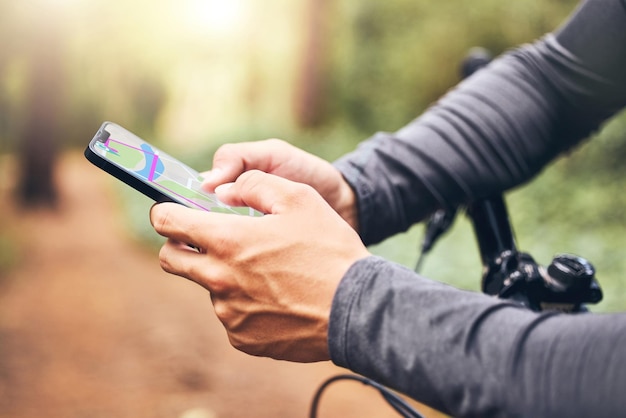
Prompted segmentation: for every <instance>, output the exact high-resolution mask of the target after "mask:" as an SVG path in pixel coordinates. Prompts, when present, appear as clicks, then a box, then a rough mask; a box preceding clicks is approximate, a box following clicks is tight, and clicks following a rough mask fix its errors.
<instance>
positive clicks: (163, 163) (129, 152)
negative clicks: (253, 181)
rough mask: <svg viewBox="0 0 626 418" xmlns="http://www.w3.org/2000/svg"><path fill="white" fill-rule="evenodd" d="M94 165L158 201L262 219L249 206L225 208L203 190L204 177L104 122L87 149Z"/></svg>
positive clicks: (123, 130) (129, 133) (110, 123)
mask: <svg viewBox="0 0 626 418" xmlns="http://www.w3.org/2000/svg"><path fill="white" fill-rule="evenodd" d="M85 157H86V158H87V159H88V160H89V161H91V162H92V163H93V164H94V165H96V166H98V167H100V168H101V169H103V170H104V171H106V172H107V173H109V174H111V175H113V176H114V177H116V178H118V179H120V180H121V181H123V182H124V183H126V184H128V185H129V186H131V187H133V188H134V189H135V190H137V191H139V192H141V193H143V194H144V195H146V196H148V197H149V198H151V199H153V200H154V201H156V202H176V203H180V204H182V205H185V206H187V207H190V208H195V209H201V210H205V211H209V212H221V213H234V214H240V215H249V216H262V213H260V212H258V211H256V210H254V209H252V208H249V207H233V206H228V205H225V204H224V203H222V202H220V201H219V199H217V197H216V196H215V194H213V193H209V192H207V191H205V190H203V189H202V187H201V186H202V180H203V178H202V176H201V175H200V173H199V172H198V171H196V170H194V169H193V168H191V167H189V166H187V165H186V164H184V163H182V162H181V161H179V160H177V159H176V158H174V157H172V156H170V155H168V154H166V153H165V152H163V151H161V150H159V149H158V148H157V147H155V146H154V145H151V144H149V143H148V142H146V141H144V140H143V139H141V138H139V137H138V136H137V135H135V134H133V133H132V132H130V131H128V130H126V129H124V128H122V127H121V126H119V125H116V124H115V123H112V122H104V123H103V124H102V126H101V127H100V129H98V132H97V133H96V135H95V136H94V138H93V139H92V140H91V142H90V143H89V145H88V146H87V148H86V149H85Z"/></svg>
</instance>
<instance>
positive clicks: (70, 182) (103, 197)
mask: <svg viewBox="0 0 626 418" xmlns="http://www.w3.org/2000/svg"><path fill="white" fill-rule="evenodd" d="M9 170H10V164H3V166H0V179H1V180H0V214H1V215H0V228H2V229H4V230H5V231H8V233H9V234H10V235H14V236H18V235H19V238H18V242H17V243H16V244H15V252H16V254H17V255H18V262H17V263H16V264H15V265H14V266H12V268H11V269H10V270H9V271H8V272H2V271H0V417H11V418H22V417H24V418H26V417H29V418H30V417H41V418H47V417H63V418H73V417H81V418H98V417H116V418H117V417H133V418H137V417H150V418H152V417H155V418H158V417H167V418H170V417H174V418H216V417H258V418H263V417H304V416H307V413H308V407H309V403H310V399H311V397H312V395H313V393H314V391H315V389H316V388H317V387H318V385H319V384H320V383H321V382H322V381H323V380H324V379H325V378H327V377H330V376H332V375H334V374H337V373H343V372H345V371H344V370H342V369H339V368H337V367H335V366H333V365H332V364H330V363H318V364H308V365H303V364H291V363H286V362H278V361H273V360H269V359H261V358H254V357H250V356H247V355H245V354H242V353H240V352H238V351H236V350H235V349H233V348H232V347H231V346H230V345H229V344H228V341H227V338H226V334H225V332H224V330H223V328H222V327H221V325H220V324H219V322H218V321H217V319H216V318H215V315H214V314H213V311H212V307H211V304H210V298H209V295H208V294H207V293H206V292H205V291H204V290H202V289H201V288H200V287H198V286H196V285H194V284H192V283H190V282H187V281H185V280H183V279H179V278H176V277H174V276H170V275H167V274H166V273H164V272H162V271H161V270H160V268H159V265H158V260H157V256H156V254H155V253H154V252H152V251H149V250H145V249H142V248H141V247H139V246H138V245H137V244H136V243H134V242H133V241H132V240H131V239H130V238H129V237H128V236H127V235H126V234H125V233H124V231H123V229H122V227H121V224H122V221H121V219H122V214H121V213H120V211H119V208H117V207H116V206H115V203H114V202H115V199H113V198H112V197H113V195H112V193H113V189H112V188H111V186H112V184H113V183H112V181H111V180H110V179H109V178H107V176H106V175H104V174H102V173H101V172H99V171H98V170H97V169H95V168H93V167H92V166H90V165H89V163H88V162H86V161H85V160H84V159H83V157H82V156H81V155H78V154H70V155H67V156H64V157H63V159H62V162H61V164H60V166H59V170H58V183H59V184H60V186H61V197H62V203H61V207H60V208H59V210H57V211H55V212H48V211H35V212H29V213H18V212H17V210H16V209H15V207H14V206H12V205H11V204H10V203H9V201H10V199H9V197H10V196H9V194H8V192H9V190H10V188H11V185H10V184H8V183H7V179H10V178H12V175H11V173H9V172H8V171H9ZM320 412H321V413H320V416H321V417H396V416H397V415H396V414H395V413H394V412H393V411H392V410H390V408H389V407H388V406H387V405H386V404H385V403H384V402H383V401H381V400H380V397H379V396H378V394H377V393H376V392H374V391H373V390H371V389H369V388H367V387H364V386H361V385H360V384H356V383H338V384H337V385H336V386H332V387H331V388H330V390H329V391H328V392H327V393H326V394H325V396H324V398H323V400H322V408H321V411H320ZM423 412H426V411H424V410H423ZM431 416H435V415H431Z"/></svg>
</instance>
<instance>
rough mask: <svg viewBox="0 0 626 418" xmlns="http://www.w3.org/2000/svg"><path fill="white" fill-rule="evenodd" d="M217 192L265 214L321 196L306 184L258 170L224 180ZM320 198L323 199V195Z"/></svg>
mask: <svg viewBox="0 0 626 418" xmlns="http://www.w3.org/2000/svg"><path fill="white" fill-rule="evenodd" d="M215 192H216V194H217V197H218V198H219V199H220V200H221V201H222V202H224V203H226V204H227V205H231V206H249V207H252V208H254V209H256V210H258V211H261V212H263V213H266V214H270V213H272V214H277V213H284V212H286V211H288V210H290V209H293V208H294V207H301V206H303V205H305V204H306V202H310V199H312V198H314V196H316V195H317V196H318V197H319V195H318V194H317V192H315V190H314V189H313V188H312V187H310V186H308V185H306V184H302V183H296V182H293V181H291V180H287V179H285V178H283V177H279V176H276V175H273V174H267V173H264V172H262V171H258V170H251V171H247V172H245V173H243V174H242V175H241V176H239V178H238V179H237V181H236V182H235V183H229V184H224V185H223V186H220V187H218V188H217V189H216V190H215ZM319 200H320V201H323V199H322V198H321V197H319Z"/></svg>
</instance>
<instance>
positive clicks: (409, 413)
mask: <svg viewBox="0 0 626 418" xmlns="http://www.w3.org/2000/svg"><path fill="white" fill-rule="evenodd" d="M339 380H353V381H356V382H361V383H363V384H364V385H367V386H371V387H373V388H374V389H376V390H378V392H380V394H381V395H382V397H383V398H384V399H385V400H386V401H387V403H389V405H390V406H391V407H392V408H393V409H395V410H396V412H398V413H399V414H400V415H401V416H403V417H405V418H424V417H423V415H421V414H420V413H419V412H417V411H416V410H415V409H414V408H413V407H412V406H411V405H409V404H408V403H407V402H406V401H405V400H404V399H402V398H401V397H399V396H398V395H396V394H395V393H393V392H391V391H390V390H389V389H387V388H386V387H384V386H382V385H380V384H378V383H376V382H374V381H373V380H370V379H368V378H365V377H361V376H355V375H350V374H342V375H338V376H333V377H331V378H329V379H328V380H326V381H325V382H324V383H322V385H321V386H320V387H319V389H318V390H317V392H316V393H315V396H314V397H313V401H312V402H311V410H310V412H309V418H317V409H318V407H319V402H320V399H321V397H322V393H323V392H324V390H325V389H326V388H327V387H328V386H330V385H331V384H332V383H334V382H337V381H339Z"/></svg>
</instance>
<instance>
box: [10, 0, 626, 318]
mask: <svg viewBox="0 0 626 418" xmlns="http://www.w3.org/2000/svg"><path fill="white" fill-rule="evenodd" d="M576 4H577V1H574V0H518V1H515V2H502V1H499V0H473V1H458V0H451V1H445V2H443V1H431V0H387V1H384V2H382V1H373V0H336V1H332V2H331V1H329V0H302V1H293V0H264V1H253V0H228V1H220V0H177V1H173V0H165V1H159V2H154V1H147V0H131V1H128V0H124V1H121V0H106V1H105V0H90V1H80V0H57V1H54V0H31V1H20V2H2V3H0V39H3V41H2V43H1V44H0V164H3V163H6V162H8V161H9V160H10V159H14V160H15V161H17V162H18V164H21V166H22V170H21V171H19V173H20V174H19V175H20V176H21V177H22V180H21V181H20V182H18V185H19V188H21V189H20V190H17V191H16V192H17V193H16V196H18V198H20V199H21V200H22V203H23V204H24V206H25V208H28V207H30V206H39V205H42V204H43V205H45V204H47V203H50V202H53V201H54V188H55V185H54V162H55V160H56V158H57V157H58V156H59V155H60V154H61V153H64V152H68V151H72V150H82V149H84V147H85V145H86V144H87V142H88V141H89V140H90V139H91V137H92V136H93V134H94V133H95V131H96V130H97V128H98V127H99V125H100V124H101V122H102V121H104V120H111V121H114V122H116V123H119V124H121V125H122V126H125V127H126V128H128V129H129V130H131V131H133V132H135V133H137V134H138V135H140V136H142V137H144V138H145V139H148V140H150V141H152V142H154V143H156V144H158V145H159V146H160V147H161V148H163V149H164V150H166V151H168V152H169V153H170V154H172V155H174V156H176V157H179V158H181V159H183V160H184V161H186V162H188V163H189V164H190V165H192V166H194V167H196V168H198V169H200V170H202V169H208V168H210V162H211V155H212V153H213V152H214V151H215V150H216V149H217V147H218V146H219V145H221V144H223V143H227V142H238V141H250V140H258V139H264V138H269V137H279V138H282V139H285V140H287V141H289V142H291V143H293V144H295V145H297V146H300V147H302V148H304V149H306V150H308V151H310V152H312V153H315V154H317V155H320V156H322V157H324V158H326V159H328V160H334V159H336V158H337V157H339V156H340V155H342V154H343V153H345V152H348V151H350V150H352V149H353V148H354V147H355V146H356V145H357V144H358V143H359V142H360V141H362V140H363V139H365V138H367V137H369V136H371V135H373V134H374V133H375V132H376V131H394V130H396V129H398V128H400V127H402V126H403V125H404V124H406V123H407V122H409V121H410V120H411V119H413V118H415V117H416V116H418V115H419V114H420V113H421V112H423V111H424V110H425V109H426V108H427V107H428V106H429V105H430V104H432V103H433V102H435V101H436V100H437V99H438V98H439V97H441V96H442V95H443V94H445V92H446V91H447V90H448V89H450V88H451V87H453V86H454V85H455V84H456V83H458V81H459V66H460V63H461V61H462V60H463V58H464V56H465V55H466V53H467V52H468V50H469V49H470V48H472V47H475V46H481V47H484V48H487V49H488V50H489V51H491V52H492V53H493V54H494V55H498V54H500V53H503V52H505V51H507V50H508V49H511V48H513V47H515V46H517V45H520V44H522V43H527V42H532V41H533V40H535V39H537V38H539V37H541V36H542V35H543V34H545V33H546V32H549V31H551V30H553V29H554V28H556V27H557V26H558V25H559V24H560V23H561V22H562V21H563V20H564V19H565V17H566V16H567V15H568V14H569V13H570V12H571V11H572V10H573V9H574V7H575V6H576ZM624 156H626V119H625V118H624V115H621V116H620V117H617V118H616V119H615V120H613V121H612V122H611V123H609V124H608V125H607V126H606V127H605V129H603V131H602V132H601V133H600V134H599V135H597V138H594V139H593V140H592V141H588V142H587V143H585V144H584V145H583V146H581V147H579V148H578V149H577V150H575V151H574V152H572V153H571V154H570V155H568V156H567V157H566V158H563V159H560V160H559V161H558V162H557V163H555V164H553V165H552V166H550V167H549V168H548V169H546V170H545V171H544V172H543V173H541V175H539V176H538V177H537V178H536V179H535V180H534V181H532V182H531V183H529V184H527V185H524V186H522V187H520V188H518V189H516V190H514V191H512V192H510V193H509V194H508V195H507V201H508V203H509V210H510V214H511V218H512V222H513V226H514V228H515V230H516V234H517V241H518V244H519V247H520V248H521V249H522V250H525V251H528V252H530V253H531V254H532V255H533V256H535V258H536V259H537V260H538V261H539V262H540V263H544V264H546V263H548V262H549V261H550V259H551V257H552V256H553V255H554V254H555V253H562V252H568V253H575V254H579V255H582V256H584V257H586V258H588V259H590V260H591V261H592V262H593V263H594V265H595V266H596V268H597V270H598V278H599V279H600V282H601V284H602V286H603V288H604V289H605V300H604V301H603V302H602V304H600V305H599V306H598V307H597V308H594V309H596V310H600V311H615V310H621V309H623V308H624V306H625V303H624V301H625V300H626V297H625V296H626V279H625V278H624V272H625V271H626V261H625V257H624V254H623V249H622V243H623V239H624V236H626V235H625V234H624V232H625V231H626V214H625V212H624V210H623V208H624V207H625V205H626V197H625V195H624V193H623V181H624V174H626V173H624V170H625V166H624V164H623V163H622V161H623V157H624ZM36 167H40V168H41V169H40V170H35V169H34V168H36ZM86 169H95V168H86ZM103 175H104V174H103ZM111 182H114V180H113V179H111ZM115 187H119V188H120V195H119V196H120V205H123V206H124V208H125V212H126V213H127V214H128V219H127V221H126V222H127V224H128V227H129V229H131V230H132V231H133V233H134V234H136V236H137V237H139V238H140V241H141V242H143V243H145V244H146V245H150V246H153V245H155V246H158V244H159V242H160V241H159V240H158V238H157V237H156V236H155V234H154V232H153V231H152V229H151V228H150V226H149V224H148V220H147V215H146V214H147V211H148V208H149V207H150V204H151V203H150V202H149V201H148V200H147V199H146V198H143V197H141V196H139V195H138V194H136V193H134V192H133V191H131V190H129V189H128V188H125V187H124V186H123V185H119V186H118V185H116V186H115ZM422 235H423V226H421V225H417V226H415V227H414V228H413V229H411V230H410V231H408V232H407V233H405V234H400V235H398V236H396V237H394V238H392V239H389V240H387V241H386V242H384V243H382V244H380V245H377V246H374V247H372V251H373V252H375V253H376V254H380V255H382V256H384V257H387V258H390V259H392V260H394V261H397V262H398V263H401V264H405V265H407V266H409V267H412V266H413V265H414V263H415V261H416V259H417V256H418V246H419V242H420V240H421V236H422ZM12 240H13V238H12V236H11V235H10V233H9V232H6V231H5V232H3V231H2V230H0V271H1V270H2V269H8V268H10V266H11V265H12V264H13V263H15V259H16V258H18V257H19V256H20V254H18V253H17V252H16V251H15V250H14V246H13V244H12ZM473 240H474V238H473V235H472V231H471V228H470V226H469V224H468V223H467V220H466V219H465V218H464V217H462V216H461V217H459V219H458V220H457V223H456V225H455V227H454V228H453V230H452V232H451V233H450V236H448V237H446V238H444V239H443V240H442V242H441V243H440V244H439V245H438V246H437V247H436V248H435V250H434V251H433V254H432V255H431V256H430V257H429V258H428V259H427V260H426V264H425V268H424V274H426V275H427V276H429V277H432V278H434V279H437V280H441V281H444V282H448V283H452V284H454V285H456V286H460V287H464V288H469V289H478V288H479V283H480V275H481V266H480V260H479V256H478V252H477V250H476V245H475V243H474V241H473Z"/></svg>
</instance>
